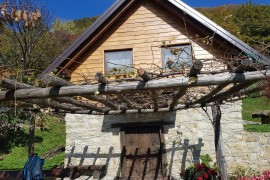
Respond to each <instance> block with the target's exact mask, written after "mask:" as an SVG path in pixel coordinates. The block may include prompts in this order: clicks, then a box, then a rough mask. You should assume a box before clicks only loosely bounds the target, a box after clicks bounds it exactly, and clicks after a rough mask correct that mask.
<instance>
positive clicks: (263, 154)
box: [65, 102, 270, 180]
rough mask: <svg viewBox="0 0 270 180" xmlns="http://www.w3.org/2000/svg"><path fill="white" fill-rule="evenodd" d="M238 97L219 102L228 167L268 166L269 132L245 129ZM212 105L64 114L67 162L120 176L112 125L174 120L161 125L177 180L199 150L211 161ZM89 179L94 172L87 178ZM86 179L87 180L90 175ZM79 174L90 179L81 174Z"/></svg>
mask: <svg viewBox="0 0 270 180" xmlns="http://www.w3.org/2000/svg"><path fill="white" fill-rule="evenodd" d="M241 110H242V108H241V102H237V103H232V104H225V105H222V107H221V111H222V119H221V127H222V137H223V142H224V152H225V159H226V163H227V167H228V169H229V171H230V170H231V169H232V168H233V167H234V166H236V165H244V166H249V167H252V168H254V169H257V170H265V169H269V168H270V133H248V132H245V131H244V129H243V123H242V115H241ZM211 118H212V114H211V108H210V107H208V108H205V109H204V110H203V109H202V108H194V109H187V110H180V111H176V112H169V113H152V114H127V115H112V116H101V115H100V116H98V115H80V114H67V115H66V118H65V120H66V133H67V139H66V152H65V153H66V159H65V166H75V165H106V166H107V172H106V176H105V177H103V179H108V180H111V179H114V178H115V177H119V176H120V166H119V164H120V154H121V145H120V133H119V129H118V128H115V129H112V128H111V124H116V123H131V122H142V123H143V122H160V121H163V122H172V123H173V125H165V126H164V131H165V143H166V152H167V167H166V168H167V174H168V175H170V176H172V177H174V178H176V179H180V176H179V174H180V172H181V170H184V169H185V168H186V167H188V166H189V165H190V164H192V163H196V162H199V157H200V155H204V154H210V155H211V156H212V158H213V160H215V146H214V130H213V127H212V124H211ZM91 178H92V177H91ZM91 178H90V179H91ZM80 179H89V177H81V178H80Z"/></svg>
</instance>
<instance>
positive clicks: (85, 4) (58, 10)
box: [42, 0, 270, 20]
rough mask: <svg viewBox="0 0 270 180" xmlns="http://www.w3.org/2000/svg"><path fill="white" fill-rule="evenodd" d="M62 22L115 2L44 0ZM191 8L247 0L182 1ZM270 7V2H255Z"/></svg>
mask: <svg viewBox="0 0 270 180" xmlns="http://www.w3.org/2000/svg"><path fill="white" fill-rule="evenodd" d="M42 1H43V2H45V5H47V6H48V7H49V9H50V10H51V11H52V12H53V13H54V15H55V16H57V17H60V18H61V19H62V20H73V19H78V18H83V17H92V16H97V15H100V14H102V13H103V12H104V11H105V10H106V9H107V8H108V7H109V6H110V5H111V4H112V3H113V2H114V0H42ZM182 1H184V2H185V3H187V4H188V5H190V6H191V7H214V6H219V5H224V4H243V3H246V2H247V0H182ZM253 2H254V3H256V4H266V5H270V0H253Z"/></svg>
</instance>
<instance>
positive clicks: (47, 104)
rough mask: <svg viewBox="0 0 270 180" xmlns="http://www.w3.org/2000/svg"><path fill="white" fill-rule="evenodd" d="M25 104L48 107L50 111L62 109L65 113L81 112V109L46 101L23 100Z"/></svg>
mask: <svg viewBox="0 0 270 180" xmlns="http://www.w3.org/2000/svg"><path fill="white" fill-rule="evenodd" d="M25 102H26V103H31V104H37V105H38V106H40V107H42V108H47V107H50V108H52V109H63V110H66V111H71V112H76V111H81V110H83V109H82V108H79V107H76V106H72V105H70V104H64V103H63V104H62V103H58V102H55V101H52V100H48V99H29V100H25Z"/></svg>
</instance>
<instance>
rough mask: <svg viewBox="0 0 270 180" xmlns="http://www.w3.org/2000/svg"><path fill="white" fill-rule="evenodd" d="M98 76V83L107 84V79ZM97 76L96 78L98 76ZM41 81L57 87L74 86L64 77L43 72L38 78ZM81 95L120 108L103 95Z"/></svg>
mask: <svg viewBox="0 0 270 180" xmlns="http://www.w3.org/2000/svg"><path fill="white" fill-rule="evenodd" d="M98 77H99V78H100V79H99V80H100V83H101V84H102V85H104V83H102V82H103V81H104V82H105V81H106V83H105V84H107V83H108V82H107V79H103V78H102V77H103V76H102V77H101V76H100V74H99V75H98ZM98 77H97V78H98ZM40 80H41V82H43V83H45V84H49V85H52V86H57V87H63V86H74V85H73V84H72V83H70V82H68V81H66V80H64V79H61V78H58V77H56V76H50V75H48V74H45V75H44V76H42V78H41V79H40ZM81 96H82V97H84V98H86V99H89V100H91V101H96V102H99V103H101V104H103V105H105V106H107V107H109V108H111V109H113V110H117V109H119V108H120V105H117V104H114V103H112V102H110V101H109V100H107V99H105V98H103V97H97V96H94V95H87V94H86V95H81Z"/></svg>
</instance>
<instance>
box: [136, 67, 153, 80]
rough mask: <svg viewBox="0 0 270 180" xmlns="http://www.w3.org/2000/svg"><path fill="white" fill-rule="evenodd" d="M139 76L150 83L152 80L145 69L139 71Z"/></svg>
mask: <svg viewBox="0 0 270 180" xmlns="http://www.w3.org/2000/svg"><path fill="white" fill-rule="evenodd" d="M137 74H138V76H140V77H141V78H142V79H143V80H144V81H149V80H151V77H150V76H149V74H148V73H147V72H146V71H145V70H144V69H138V70H137Z"/></svg>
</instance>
